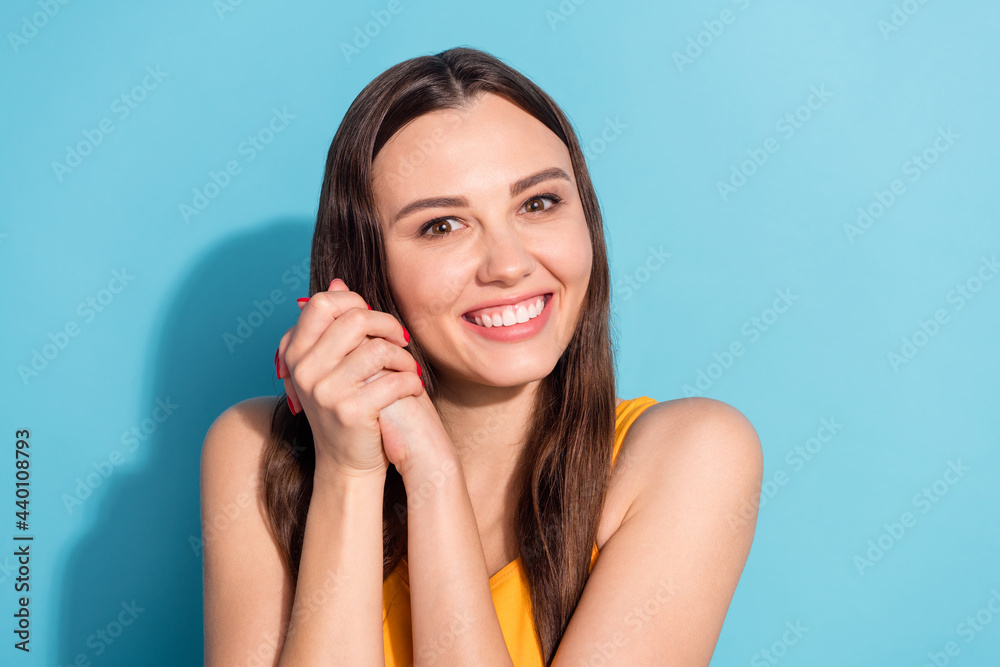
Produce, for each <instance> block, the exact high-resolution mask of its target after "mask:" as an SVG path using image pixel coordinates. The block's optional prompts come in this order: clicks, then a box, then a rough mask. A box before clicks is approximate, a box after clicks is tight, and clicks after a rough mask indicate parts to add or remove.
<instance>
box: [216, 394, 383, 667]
mask: <svg viewBox="0 0 1000 667" xmlns="http://www.w3.org/2000/svg"><path fill="white" fill-rule="evenodd" d="M272 405H273V400H272V399H270V398H256V399H250V400H247V401H243V402H241V403H238V404H237V405H235V406H233V407H231V408H229V409H228V410H226V411H225V412H223V413H222V415H220V416H219V417H218V419H216V420H215V422H214V423H213V424H212V426H211V428H210V429H209V430H208V433H207V434H206V436H205V442H204V445H203V447H202V454H201V511H202V526H203V529H202V532H203V553H204V578H205V580H204V584H205V592H204V596H205V664H206V665H207V666H208V667H221V666H223V665H225V666H226V667H229V666H230V665H279V664H280V665H313V664H317V665H319V664H322V665H331V664H351V665H362V666H365V665H378V666H379V667H381V666H382V665H384V664H385V662H384V657H383V639H382V615H381V605H382V558H381V555H382V492H383V488H382V483H381V482H379V481H376V480H373V479H368V480H353V481H352V480H343V483H339V484H338V483H337V482H335V481H332V480H325V479H324V480H316V482H317V483H316V484H315V485H314V488H315V489H316V490H315V491H314V493H313V497H312V505H311V506H310V510H309V514H308V517H307V519H306V529H305V540H304V543H303V553H302V559H301V561H300V565H299V583H298V587H297V589H296V591H295V593H294V595H293V593H292V582H291V579H290V577H289V575H288V571H287V569H286V568H285V566H284V563H283V562H282V560H281V557H280V554H279V552H278V548H277V546H276V544H275V543H274V540H273V538H272V537H271V534H270V532H269V531H268V530H267V523H266V521H265V517H264V512H263V509H262V508H261V507H260V504H259V502H258V493H259V485H260V479H259V463H260V457H261V452H262V451H263V448H264V445H265V443H266V438H267V433H268V427H269V424H270V421H269V420H270V410H271V406H272ZM346 573H349V576H348V574H346ZM338 661H339V662H338Z"/></svg>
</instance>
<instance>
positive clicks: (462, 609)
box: [400, 428, 513, 667]
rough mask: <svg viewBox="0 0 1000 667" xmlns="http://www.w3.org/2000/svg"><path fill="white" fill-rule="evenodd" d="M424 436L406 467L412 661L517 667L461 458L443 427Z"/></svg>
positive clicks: (420, 663) (489, 666) (415, 662)
mask: <svg viewBox="0 0 1000 667" xmlns="http://www.w3.org/2000/svg"><path fill="white" fill-rule="evenodd" d="M424 437H425V438H427V439H428V441H429V442H425V443H422V444H421V446H420V447H419V448H420V449H422V450H423V454H422V455H421V456H419V457H416V459H415V461H414V462H413V464H412V465H411V466H409V467H407V469H406V470H400V474H401V475H402V477H403V484H404V486H405V487H406V498H407V500H406V509H407V515H408V518H407V521H408V527H407V530H408V540H409V541H408V544H407V551H408V556H407V561H408V569H409V579H410V610H411V616H412V619H413V658H414V664H415V665H417V666H420V665H429V664H433V665H442V666H445V665H484V666H486V667H494V666H496V667H500V666H503V667H511V666H512V665H513V662H512V661H511V658H510V654H509V653H508V652H507V644H506V643H505V641H504V637H503V632H502V631H501V629H500V621H499V619H498V618H497V613H496V609H495V608H494V606H493V598H492V595H491V594H490V586H489V572H488V571H487V568H486V557H485V556H484V554H483V545H482V541H481V540H480V539H479V529H478V526H477V524H476V517H475V514H474V513H473V509H472V501H471V500H470V498H469V490H468V487H467V486H466V483H465V475H464V473H463V470H462V465H461V459H460V458H459V456H458V454H457V453H456V452H455V450H454V445H453V444H452V443H451V441H450V440H449V439H448V435H447V432H445V431H444V429H443V428H442V429H440V430H438V429H432V430H431V431H430V433H429V434H428V435H426V436H424ZM424 445H426V449H424ZM428 452H433V453H428Z"/></svg>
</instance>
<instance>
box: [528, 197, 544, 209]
mask: <svg viewBox="0 0 1000 667" xmlns="http://www.w3.org/2000/svg"><path fill="white" fill-rule="evenodd" d="M543 199H545V197H532V198H531V199H529V200H528V201H527V203H525V205H524V206H525V208H527V209H528V213H534V212H536V211H544V210H545V205H544V204H543V203H541V202H542V200H543ZM533 204H536V205H533Z"/></svg>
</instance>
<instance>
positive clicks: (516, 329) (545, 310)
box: [461, 293, 555, 343]
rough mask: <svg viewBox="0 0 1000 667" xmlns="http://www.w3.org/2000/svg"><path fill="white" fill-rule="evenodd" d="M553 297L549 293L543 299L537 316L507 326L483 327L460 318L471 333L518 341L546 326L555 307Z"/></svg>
mask: <svg viewBox="0 0 1000 667" xmlns="http://www.w3.org/2000/svg"><path fill="white" fill-rule="evenodd" d="M554 299H555V295H554V294H552V293H549V296H548V297H547V298H546V299H545V305H544V306H542V312H541V313H539V314H538V316H537V317H534V318H532V319H530V320H528V321H527V322H518V323H517V324H514V325H512V326H509V327H504V326H499V327H483V326H479V325H478V324H476V323H475V322H470V321H469V320H467V319H465V318H464V317H463V318H461V319H462V321H463V322H465V325H466V326H468V327H472V332H473V333H476V334H478V336H480V337H482V338H485V339H487V340H492V341H494V342H497V343H519V342H521V341H526V340H529V339H531V338H534V337H535V336H537V335H539V334H540V333H541V332H542V330H543V329H545V328H546V327H547V326H548V322H549V318H550V317H551V316H552V309H553V308H554V307H555V306H553V305H552V302H553V300H554Z"/></svg>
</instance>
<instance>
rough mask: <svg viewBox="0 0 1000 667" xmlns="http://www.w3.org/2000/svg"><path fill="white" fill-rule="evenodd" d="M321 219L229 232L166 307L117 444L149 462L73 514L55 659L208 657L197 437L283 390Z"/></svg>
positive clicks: (113, 480)
mask: <svg viewBox="0 0 1000 667" xmlns="http://www.w3.org/2000/svg"><path fill="white" fill-rule="evenodd" d="M313 224H314V223H313V221H310V220H305V219H301V218H300V219H286V220H277V221H274V222H273V223H271V224H266V225H263V226H261V227H259V231H252V232H248V233H247V234H246V235H244V236H242V237H236V238H230V239H227V240H226V242H225V244H224V245H222V246H221V247H219V248H217V249H215V250H213V251H211V252H209V253H207V254H206V255H205V256H204V257H202V258H200V259H199V260H198V261H197V264H196V265H195V267H194V269H193V270H192V271H191V274H190V275H189V276H188V277H187V278H186V279H184V280H183V281H178V283H179V289H178V290H177V292H176V293H175V295H174V296H173V297H172V299H171V300H170V302H168V303H164V304H163V308H161V312H162V313H163V314H164V317H163V319H162V320H161V321H160V322H157V323H156V324H154V326H153V331H154V332H157V333H158V334H159V335H158V336H156V335H155V334H154V340H152V341H150V344H149V345H147V347H148V348H149V349H150V350H154V351H155V354H154V357H153V358H152V359H151V364H150V366H149V368H148V369H147V375H146V378H147V379H146V381H145V386H144V387H142V388H140V390H141V391H142V392H143V394H144V399H143V401H142V402H141V403H140V404H141V405H145V406H146V409H145V410H144V411H143V413H141V414H139V415H137V416H136V417H135V419H134V422H133V423H134V424H135V425H136V427H137V428H138V433H139V434H140V435H138V437H137V438H136V440H135V441H127V444H123V445H122V447H120V448H119V451H121V452H122V454H123V458H124V459H125V462H126V463H128V462H131V461H132V460H134V459H136V458H139V459H141V460H144V461H146V464H145V466H143V467H142V469H141V470H136V471H134V472H127V473H125V472H119V471H112V474H111V475H109V476H108V478H107V479H106V480H105V481H104V482H103V483H102V485H101V486H106V487H107V488H105V489H101V490H100V492H99V493H100V496H99V499H98V498H95V499H94V500H92V501H91V502H94V503H95V504H99V507H89V506H87V504H85V505H84V509H82V510H81V509H80V508H77V509H76V510H75V511H87V512H88V513H89V512H93V513H94V515H95V520H94V527H93V528H92V529H91V530H90V531H89V532H88V533H87V534H86V535H85V536H84V537H83V538H82V539H81V540H80V541H79V542H78V543H77V544H76V545H75V546H73V547H72V551H71V553H70V554H68V556H67V563H68V564H67V566H66V570H65V573H64V577H63V588H62V590H63V603H62V609H61V615H60V619H59V623H60V630H59V649H58V650H59V654H58V662H59V664H61V665H74V664H81V665H85V664H92V665H129V666H132V665H143V666H144V667H152V666H158V665H170V666H171V667H177V666H178V665H185V666H187V665H200V664H202V660H203V654H204V638H203V634H202V620H203V607H202V557H201V538H202V535H201V525H200V495H199V481H200V480H199V477H200V457H201V446H202V442H203V441H204V438H205V433H206V432H207V431H208V427H209V426H210V425H211V423H212V421H213V420H214V419H215V418H216V417H217V416H218V415H219V414H220V413H221V412H222V411H223V410H225V409H226V408H227V407H229V406H230V405H233V404H234V403H237V402H239V401H241V400H243V399H245V398H249V397H252V396H261V395H270V396H278V395H280V394H281V393H282V392H283V391H284V386H283V384H282V383H281V381H280V380H278V379H277V378H276V376H275V373H274V350H275V348H276V347H277V345H278V341H279V340H280V338H281V336H282V335H283V334H284V333H285V331H286V330H287V329H288V328H289V327H291V326H292V325H293V324H294V323H295V319H296V318H297V317H298V313H299V309H298V307H297V306H296V303H295V299H296V298H297V297H300V296H307V295H308V293H309V251H310V244H311V239H312V229H313ZM279 300H280V301H281V302H280V303H275V302H276V301H279ZM255 313H257V314H255ZM138 344H141V343H138ZM121 375H122V378H123V380H125V381H127V379H128V377H129V374H128V373H122V374H121ZM122 389H123V390H124V391H128V387H127V386H123V387H122ZM124 391H123V393H124ZM108 398H109V400H114V397H108ZM158 408H159V409H158ZM168 413H169V414H168ZM165 415H166V416H165ZM154 416H155V418H156V419H155V420H154V419H153V417H154ZM143 429H145V430H143ZM147 433H148V435H147ZM136 442H137V445H136ZM129 447H132V448H133V451H131V452H130V450H129ZM206 532H207V529H206ZM224 538H225V530H224V528H223V530H221V531H220V532H219V533H218V537H217V538H216V539H224ZM80 655H83V656H85V658H86V660H80V659H79V658H78V656H80ZM249 657H250V656H249V654H248V659H249Z"/></svg>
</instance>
